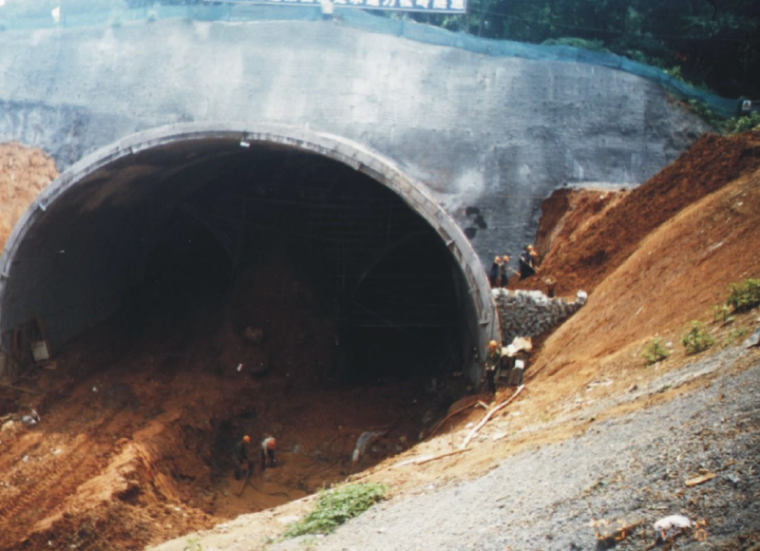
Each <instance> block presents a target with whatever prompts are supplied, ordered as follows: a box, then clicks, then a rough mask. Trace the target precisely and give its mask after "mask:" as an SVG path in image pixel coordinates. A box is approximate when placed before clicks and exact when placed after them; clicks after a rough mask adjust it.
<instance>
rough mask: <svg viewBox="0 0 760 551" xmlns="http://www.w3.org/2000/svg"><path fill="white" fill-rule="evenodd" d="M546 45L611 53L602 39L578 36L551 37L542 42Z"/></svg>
mask: <svg viewBox="0 0 760 551" xmlns="http://www.w3.org/2000/svg"><path fill="white" fill-rule="evenodd" d="M542 44H544V45H545V46H571V47H573V48H582V49H584V50H591V51H593V52H607V53H611V52H610V51H609V50H608V49H607V48H605V47H604V43H603V42H602V41H601V40H585V39H583V38H577V37H574V36H563V37H561V38H550V39H548V40H544V41H543V42H542Z"/></svg>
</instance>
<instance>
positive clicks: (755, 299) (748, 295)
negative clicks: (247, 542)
mask: <svg viewBox="0 0 760 551" xmlns="http://www.w3.org/2000/svg"><path fill="white" fill-rule="evenodd" d="M726 304H727V305H729V306H731V307H732V308H733V309H734V312H742V311H745V310H751V309H752V308H754V307H755V306H758V305H760V279H752V278H749V279H745V280H744V281H742V282H741V283H732V284H731V285H730V286H729V287H728V300H726Z"/></svg>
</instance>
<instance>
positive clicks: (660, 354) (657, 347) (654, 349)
mask: <svg viewBox="0 0 760 551" xmlns="http://www.w3.org/2000/svg"><path fill="white" fill-rule="evenodd" d="M641 357H642V358H643V359H644V361H645V362H646V364H647V365H652V364H656V363H657V362H661V361H662V360H664V359H665V358H667V357H668V350H667V349H666V348H665V347H664V346H662V344H661V343H660V339H652V340H651V341H649V344H647V345H646V346H645V347H644V350H642V352H641Z"/></svg>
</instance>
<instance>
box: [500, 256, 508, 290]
mask: <svg viewBox="0 0 760 551" xmlns="http://www.w3.org/2000/svg"><path fill="white" fill-rule="evenodd" d="M499 283H500V284H501V288H502V289H506V288H507V284H508V283H509V255H506V254H505V255H504V256H502V257H501V281H500V282H499Z"/></svg>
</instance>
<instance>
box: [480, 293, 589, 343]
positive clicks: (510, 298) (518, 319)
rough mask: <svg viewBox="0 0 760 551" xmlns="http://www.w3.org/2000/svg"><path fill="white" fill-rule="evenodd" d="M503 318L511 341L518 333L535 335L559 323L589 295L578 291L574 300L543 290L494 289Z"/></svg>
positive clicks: (503, 329)
mask: <svg viewBox="0 0 760 551" xmlns="http://www.w3.org/2000/svg"><path fill="white" fill-rule="evenodd" d="M492 295H493V299H494V302H495V303H496V310H497V311H498V312H499V318H500V319H501V338H502V342H503V343H504V344H509V343H511V342H512V340H513V339H514V338H515V337H534V336H536V335H540V334H541V333H543V332H545V331H548V330H549V329H551V328H553V327H556V326H557V325H559V324H560V323H562V322H563V321H565V320H566V319H567V318H569V317H570V316H572V315H573V314H574V313H575V312H577V311H578V309H579V308H580V307H581V306H583V305H584V304H586V300H588V295H587V294H586V293H585V292H584V291H578V294H577V295H576V298H575V300H574V301H573V302H568V301H566V300H564V299H561V298H549V297H547V296H546V295H545V294H543V293H542V292H541V291H510V290H508V289H493V290H492Z"/></svg>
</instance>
